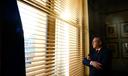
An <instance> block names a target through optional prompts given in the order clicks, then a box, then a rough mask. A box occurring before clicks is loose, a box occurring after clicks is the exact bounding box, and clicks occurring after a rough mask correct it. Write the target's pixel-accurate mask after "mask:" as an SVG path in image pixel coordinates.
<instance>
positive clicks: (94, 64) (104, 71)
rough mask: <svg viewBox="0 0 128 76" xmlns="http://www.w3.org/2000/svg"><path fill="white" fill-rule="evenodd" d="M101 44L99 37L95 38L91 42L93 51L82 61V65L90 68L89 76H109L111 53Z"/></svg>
mask: <svg viewBox="0 0 128 76" xmlns="http://www.w3.org/2000/svg"><path fill="white" fill-rule="evenodd" d="M102 44H103V42H102V39H101V37H99V36H95V37H94V38H93V41H92V47H93V49H91V50H90V53H89V55H88V57H86V58H84V60H83V64H84V65H87V66H89V67H90V76H109V75H111V74H110V70H111V51H110V50H109V49H107V48H105V47H103V46H102ZM108 74H109V75H108Z"/></svg>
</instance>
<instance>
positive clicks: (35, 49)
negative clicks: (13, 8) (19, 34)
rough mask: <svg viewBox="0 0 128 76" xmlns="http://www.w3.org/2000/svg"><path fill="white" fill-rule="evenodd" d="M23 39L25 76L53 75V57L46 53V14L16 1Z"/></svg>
mask: <svg viewBox="0 0 128 76" xmlns="http://www.w3.org/2000/svg"><path fill="white" fill-rule="evenodd" d="M18 6H19V11H20V15H21V20H22V24H23V30H24V38H25V60H26V62H25V63H26V75H27V76H47V75H51V74H53V72H52V70H53V68H52V66H53V65H51V64H54V63H53V61H54V56H53V54H52V53H49V51H48V48H49V47H48V44H47V41H48V39H47V33H48V32H47V29H48V28H47V24H48V22H47V13H45V12H43V11H40V10H38V9H36V8H34V7H32V6H30V5H28V4H25V3H22V2H19V1H18Z"/></svg>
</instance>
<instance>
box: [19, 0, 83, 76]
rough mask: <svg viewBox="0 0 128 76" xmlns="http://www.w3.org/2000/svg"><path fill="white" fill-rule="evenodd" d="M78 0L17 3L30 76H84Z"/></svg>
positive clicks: (27, 71) (40, 0) (23, 0)
mask: <svg viewBox="0 0 128 76" xmlns="http://www.w3.org/2000/svg"><path fill="white" fill-rule="evenodd" d="M78 5H79V0H18V7H19V11H20V15H21V20H22V24H23V30H24V38H25V59H26V62H25V63H26V75H27V76H83V71H84V69H83V65H82V50H81V48H80V38H79V37H80V35H79V31H80V30H79V23H78V17H77V16H79V15H78V11H79V10H78V9H77V6H78Z"/></svg>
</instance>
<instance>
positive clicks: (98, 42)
mask: <svg viewBox="0 0 128 76" xmlns="http://www.w3.org/2000/svg"><path fill="white" fill-rule="evenodd" d="M101 44H102V42H101V40H100V38H98V37H95V38H94V39H93V41H92V46H93V48H94V49H97V48H100V47H101Z"/></svg>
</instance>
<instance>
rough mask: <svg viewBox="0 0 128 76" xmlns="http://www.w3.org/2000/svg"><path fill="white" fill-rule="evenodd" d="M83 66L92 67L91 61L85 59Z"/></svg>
mask: <svg viewBox="0 0 128 76" xmlns="http://www.w3.org/2000/svg"><path fill="white" fill-rule="evenodd" d="M83 64H84V65H87V66H90V60H89V59H87V58H84V60H83Z"/></svg>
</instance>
